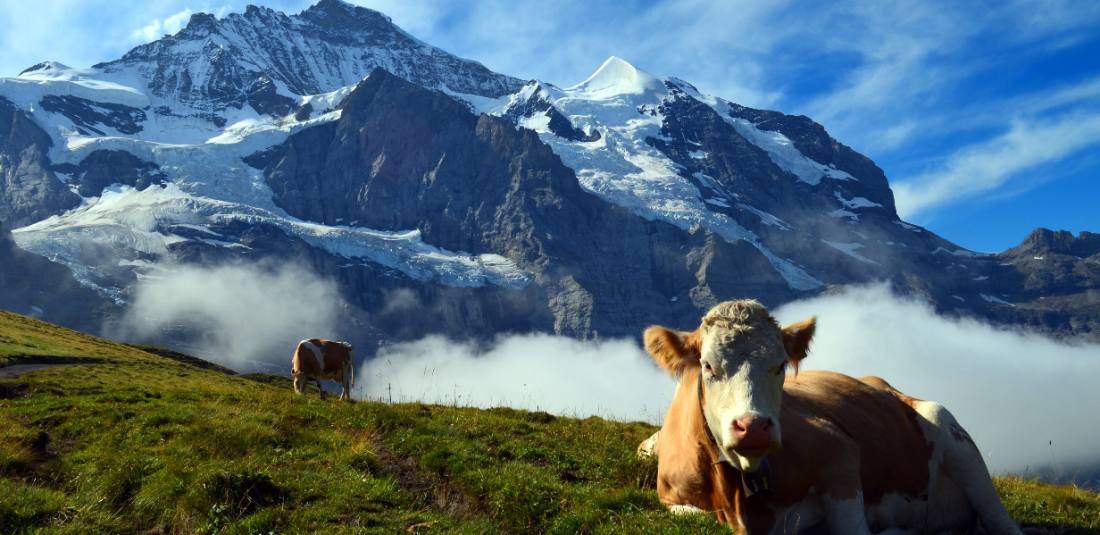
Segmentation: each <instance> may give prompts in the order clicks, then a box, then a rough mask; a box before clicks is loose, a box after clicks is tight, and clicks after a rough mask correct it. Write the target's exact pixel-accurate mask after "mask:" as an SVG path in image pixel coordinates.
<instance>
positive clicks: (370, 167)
mask: <svg viewBox="0 0 1100 535" xmlns="http://www.w3.org/2000/svg"><path fill="white" fill-rule="evenodd" d="M410 140H414V141H413V142H411V143H410ZM251 160H252V161H254V162H257V163H258V162H261V161H262V162H263V163H264V164H265V176H266V178H267V181H268V184H269V185H270V186H271V188H272V189H273V190H274V191H275V194H276V202H277V203H278V204H279V205H280V206H281V207H283V208H284V209H285V210H287V211H288V212H290V213H291V214H293V215H296V216H298V217H301V218H303V219H309V220H313V221H318V222H322V223H326V224H340V223H341V222H352V223H353V224H357V225H364V226H368V227H372V228H379V229H387V230H401V229H408V228H417V229H419V230H420V231H421V232H422V233H423V237H424V240H425V241H426V242H428V243H431V244H432V245H436V246H439V247H443V248H446V249H449V250H461V251H468V252H471V253H486V252H489V253H497V254H500V255H503V256H505V257H507V258H509V259H511V260H512V261H514V262H516V264H517V265H519V266H520V267H522V268H523V269H526V270H528V271H530V272H532V273H534V274H535V278H536V284H537V286H538V287H539V292H538V293H542V294H544V295H545V297H541V298H540V301H541V302H540V303H538V304H537V308H539V309H542V310H547V311H548V312H549V314H547V320H550V319H551V316H552V324H535V325H531V326H530V327H531V328H532V329H535V330H543V329H545V330H550V329H552V330H554V331H555V332H558V333H561V334H566V335H570V336H577V337H590V336H596V335H601V336H602V335H611V336H629V335H634V334H636V333H635V332H634V331H635V330H636V328H635V327H636V326H637V325H643V324H646V323H649V322H658V321H668V320H672V319H674V318H677V317H679V316H680V315H681V314H683V311H684V310H688V309H692V308H694V307H695V306H703V305H705V304H710V303H713V302H714V301H716V300H717V299H719V298H720V296H724V295H727V294H726V292H727V291H728V290H729V288H727V287H725V286H727V283H732V284H738V283H745V282H749V283H750V284H754V285H755V288H754V289H756V290H759V293H758V294H757V295H758V296H760V297H761V298H763V299H765V300H769V301H772V302H779V301H780V300H782V299H784V298H789V297H790V295H791V294H790V290H789V289H788V288H787V286H786V284H785V282H784V281H783V280H782V279H781V278H779V277H777V276H768V275H762V276H761V275H758V274H756V273H755V272H754V273H740V274H738V273H737V270H738V268H740V267H742V266H745V265H751V264H752V263H753V262H755V263H757V264H761V263H763V264H766V261H765V260H764V259H763V258H762V257H761V255H760V254H759V253H758V252H757V251H755V249H753V248H752V247H751V246H747V245H745V244H741V245H730V244H728V243H726V242H724V241H722V240H720V239H715V238H714V237H713V236H710V235H708V234H707V233H704V232H699V233H697V234H694V235H693V234H689V233H687V232H684V231H682V230H679V229H677V228H675V227H673V226H671V225H668V224H664V223H658V222H650V221H646V220H644V219H642V218H640V217H638V216H635V215H633V214H631V213H630V212H628V211H626V210H625V209H622V208H620V207H618V206H614V205H610V204H608V203H606V202H604V201H602V200H600V199H598V198H597V197H594V196H592V195H591V194H589V193H587V192H585V191H584V190H582V189H581V188H580V185H579V184H578V183H577V180H576V177H575V176H574V175H573V173H572V171H571V170H570V169H568V168H567V167H565V166H564V165H562V164H561V161H560V160H559V159H558V158H557V156H555V155H554V153H553V152H552V151H551V150H550V148H549V147H547V146H546V145H545V144H544V143H542V142H541V141H540V140H539V138H538V136H536V135H535V134H534V133H533V132H531V131H529V130H526V129H518V130H517V129H516V128H514V127H513V126H512V124H511V123H510V122H509V121H507V120H505V119H503V118H498V117H491V116H487V115H482V116H480V117H477V116H474V115H473V114H471V113H470V112H469V111H467V109H466V108H465V107H464V106H462V105H461V104H459V103H458V102H456V101H454V100H452V99H450V98H448V97H447V96H446V95H443V94H441V93H438V92H433V91H429V90H426V89H423V88H421V87H418V86H416V85H413V84H411V83H409V82H407V81H405V80H402V79H400V78H398V77H396V76H393V75H391V74H389V73H386V72H385V71H381V70H377V71H375V72H373V73H372V74H371V76H370V77H369V78H368V79H367V80H366V81H364V82H363V83H362V84H360V86H359V87H358V88H356V90H355V91H354V92H352V93H351V94H350V95H349V96H348V98H347V100H346V101H345V102H344V104H343V114H342V116H341V118H340V120H339V121H337V122H335V123H329V124H325V125H321V126H317V127H313V128H310V129H307V130H304V131H302V132H299V133H297V134H295V135H292V136H291V137H290V139H288V140H287V142H286V143H284V144H283V145H282V146H281V147H279V148H278V149H276V150H274V151H267V152H265V153H264V154H263V155H262V157H257V158H253V159H251ZM725 262H729V263H728V264H727V263H725ZM714 284H717V287H712V285H714ZM677 296H683V297H684V299H683V300H682V301H680V300H679V299H677V300H676V301H673V300H672V298H674V297H677ZM692 299H695V300H698V301H699V303H693V302H692ZM677 301H679V302H677Z"/></svg>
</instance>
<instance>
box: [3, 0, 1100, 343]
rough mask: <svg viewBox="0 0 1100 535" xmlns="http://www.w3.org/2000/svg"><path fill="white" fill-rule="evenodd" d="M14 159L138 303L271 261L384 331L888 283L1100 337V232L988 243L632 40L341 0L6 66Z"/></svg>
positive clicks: (613, 313) (86, 273)
mask: <svg viewBox="0 0 1100 535" xmlns="http://www.w3.org/2000/svg"><path fill="white" fill-rule="evenodd" d="M0 176H2V177H3V182H2V183H0V218H3V219H5V220H7V221H9V222H10V223H9V224H10V225H12V226H15V227H19V228H16V229H15V230H14V232H13V238H14V240H15V243H16V244H18V247H19V248H21V249H22V250H25V251H28V252H30V253H34V254H37V255H40V256H43V257H45V258H47V259H49V260H50V261H52V262H55V263H58V264H61V265H63V266H65V267H67V268H68V269H69V270H71V273H72V276H73V277H74V278H75V280H77V281H79V282H80V283H81V284H82V285H83V286H84V287H85V288H88V289H91V290H94V291H95V293H96V294H97V295H99V296H100V297H101V298H103V299H105V300H107V301H109V302H111V303H112V304H113V305H112V306H114V307H117V310H125V308H126V306H127V305H128V303H130V302H131V301H132V299H133V296H134V290H135V287H136V284H137V283H138V281H139V280H142V278H144V277H149V276H163V275H164V274H165V273H170V272H171V270H172V269H174V266H178V265H199V266H210V265H220V264H223V263H227V262H229V263H231V262H241V261H243V262H246V263H257V262H264V261H275V262H297V263H301V264H303V265H305V266H308V268H309V269H311V270H313V271H314V272H316V273H317V274H319V275H321V276H323V277H325V278H326V279H329V280H332V281H335V282H336V283H337V284H338V285H339V287H340V290H341V294H342V296H344V298H345V300H346V301H347V302H348V304H349V306H350V310H349V312H348V318H347V319H348V322H349V325H350V326H351V327H348V330H349V332H350V334H349V336H350V337H353V338H356V341H359V342H362V343H368V344H376V343H382V342H386V341H394V340H407V339H413V338H420V337H422V336H424V335H427V334H433V333H438V334H445V335H449V336H454V337H461V338H480V339H490V338H492V337H494V336H496V335H497V334H500V333H508V332H532V331H542V332H555V333H560V334H565V335H569V336H574V337H578V338H594V337H608V336H637V335H638V334H639V333H640V332H641V329H642V328H643V327H644V326H645V325H647V324H649V323H664V324H672V325H688V324H691V323H692V322H693V321H695V320H697V318H698V317H699V315H700V313H701V312H702V311H705V310H706V309H707V308H709V307H710V306H712V305H713V304H715V303H716V302H718V301H720V300H723V299H727V298H731V297H746V296H748V297H756V298H759V299H761V300H762V301H764V302H765V303H767V304H769V305H776V304H780V303H783V302H787V301H790V300H793V299H797V298H801V297H806V296H811V295H815V294H818V293H821V292H825V291H830V290H831V289H833V288H836V287H839V286H842V285H846V284H861V283H867V282H872V281H880V280H884V281H888V282H889V283H890V284H891V285H892V286H893V287H894V288H895V289H897V290H898V291H899V292H903V293H909V294H913V295H919V296H921V297H922V298H925V299H927V300H929V301H930V302H932V303H934V304H935V306H936V307H937V308H938V309H939V310H940V311H942V312H945V313H948V314H957V315H966V316H974V317H979V318H984V319H988V320H992V321H996V322H999V323H1002V324H1006V325H1026V326H1029V327H1033V328H1037V329H1039V330H1042V331H1044V332H1049V333H1054V334H1059V335H1067V336H1081V337H1085V338H1091V339H1093V340H1096V339H1100V328H1098V327H1100V323H1098V322H1100V311H1098V310H1097V304H1096V297H1095V295H1096V288H1097V278H1096V277H1095V271H1096V265H1097V259H1096V258H1095V252H1090V251H1092V249H1091V247H1092V246H1093V244H1094V243H1093V242H1094V241H1095V235H1087V236H1086V235H1082V237H1080V238H1073V237H1072V236H1070V237H1068V238H1067V237H1065V236H1063V235H1061V234H1056V235H1054V237H1049V238H1047V237H1033V238H1029V239H1028V241H1027V242H1025V244H1024V245H1021V247H1019V248H1016V249H1012V250H1010V251H1006V252H1005V253H1002V254H1000V255H987V254H979V253H974V252H971V251H967V250H965V249H962V248H960V247H958V246H957V245H954V244H952V243H950V242H949V241H947V240H945V239H943V238H941V237H939V236H936V235H935V234H933V233H931V232H928V231H927V230H925V229H922V228H920V227H917V226H914V225H911V224H908V223H906V222H904V221H902V220H900V219H899V218H898V216H897V212H896V210H895V207H894V200H893V193H892V192H891V190H890V187H889V183H888V180H887V178H886V176H885V174H884V173H883V171H882V170H881V169H879V168H878V166H876V165H875V164H874V162H872V161H871V160H870V159H868V158H866V157H865V156H863V155H860V154H859V153H857V152H855V151H854V150H852V149H851V148H850V147H847V146H845V145H844V144H842V143H840V142H839V141H837V140H835V139H833V138H832V137H831V136H830V135H829V134H828V132H826V130H825V129H824V128H823V127H822V126H821V125H819V124H817V123H815V122H814V121H812V120H811V119H809V118H807V117H804V116H791V115H786V114H783V113H779V112H775V111H768V110H757V109H752V108H748V107H744V106H741V105H738V104H735V103H732V102H728V101H726V100H723V99H721V98H717V97H713V96H709V95H705V94H702V93H701V92H700V91H699V90H698V89H696V88H695V87H694V86H692V85H691V84H690V83H688V82H686V81H683V80H680V79H677V78H671V77H668V78H661V77H657V76H653V75H651V74H648V73H646V72H644V71H642V70H639V69H638V68H636V67H635V66H633V65H631V64H630V63H629V62H627V61H625V60H623V59H620V58H615V57H612V58H609V59H608V60H607V61H605V62H604V63H603V64H602V65H601V66H599V68H597V69H596V70H595V72H593V74H592V75H591V76H590V77H588V78H587V79H586V80H584V81H583V82H581V83H580V84H577V85H576V86H573V87H568V88H562V87H559V86H556V85H554V84H552V83H548V82H545V81H537V80H532V81H526V82H525V81H521V80H518V79H516V78H513V77H510V76H506V75H502V74H498V73H494V72H492V71H490V70H488V69H487V68H485V67H484V66H482V65H480V64H478V63H476V62H472V61H468V60H464V59H461V58H458V57H455V56H453V55H451V54H448V53H446V52H444V51H442V50H439V49H437V48H434V47H432V46H430V45H427V44H424V43H422V42H420V41H418V40H417V39H415V38H413V37H411V36H410V35H408V34H407V33H405V32H404V31H402V30H401V29H400V28H398V27H397V26H395V25H394V24H393V23H392V21H390V19H389V18H387V17H385V16H384V15H382V14H380V13H377V12H375V11H371V10H368V9H365V8H360V7H355V6H351V5H349V4H346V3H343V2H340V1H339V0H324V1H322V2H320V3H318V4H316V5H314V6H312V7H310V8H308V9H306V10H304V11H303V12H301V13H299V14H296V15H286V14H283V13H279V12H276V11H273V10H270V9H266V8H260V7H255V6H250V7H248V8H247V9H246V10H245V12H244V13H243V14H231V15H228V16H226V17H224V18H216V17H213V16H210V15H206V14H196V15H194V16H193V17H192V18H191V20H190V22H189V23H188V25H187V27H185V28H183V29H182V30H180V31H179V32H178V33H177V34H175V35H172V36H166V37H164V38H162V39H160V40H157V41H154V42H152V43H149V44H145V45H142V46H139V47H137V48H135V49H133V50H131V51H130V52H128V53H127V54H125V55H124V56H123V57H122V58H120V59H118V60H116V61H111V62H107V63H101V64H99V65H95V66H93V67H92V68H90V69H73V68H69V67H66V66H64V65H61V64H58V63H55V62H44V63H41V64H39V65H35V66H34V67H31V68H29V69H27V70H25V71H24V72H23V73H21V74H20V75H19V76H17V77H15V78H3V79H0ZM1043 236H1045V234H1044V235H1043ZM1078 242H1080V243H1081V244H1082V245H1072V244H1076V243H1078ZM1067 244H1068V245H1067ZM1048 250H1049V253H1048V252H1045V251H1048ZM1086 253H1088V254H1086ZM1029 255H1030V256H1029ZM1040 257H1042V259H1046V258H1049V259H1050V261H1044V260H1042V259H1040V260H1036V259H1038V258H1040ZM1052 299H1053V301H1052ZM108 321H109V318H108ZM162 342H163V340H162Z"/></svg>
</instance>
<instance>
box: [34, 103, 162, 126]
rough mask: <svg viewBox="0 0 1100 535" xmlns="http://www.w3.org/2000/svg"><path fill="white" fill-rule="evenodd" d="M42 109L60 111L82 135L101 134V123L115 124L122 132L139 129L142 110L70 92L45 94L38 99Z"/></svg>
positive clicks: (142, 120) (142, 117) (105, 124)
mask: <svg viewBox="0 0 1100 535" xmlns="http://www.w3.org/2000/svg"><path fill="white" fill-rule="evenodd" d="M39 104H40V105H41V106H42V109H44V110H46V111H52V112H56V113H60V114H61V115H64V116H65V117H68V118H69V120H70V121H72V122H73V124H74V125H76V126H77V128H78V129H79V130H80V132H81V133H82V134H84V135H86V136H87V135H91V134H92V133H95V134H98V135H101V136H102V135H104V132H103V127H104V126H107V127H110V128H114V129H115V130H118V131H119V132H122V133H123V134H136V133H138V132H141V130H142V126H141V123H142V122H144V121H145V112H144V111H142V110H140V109H138V108H134V107H132V106H125V105H122V104H112V103H109V102H92V101H90V100H88V99H84V98H80V97H74V96H71V95H61V96H58V95H46V96H44V97H42V101H41V102H40V103H39Z"/></svg>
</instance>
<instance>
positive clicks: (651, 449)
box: [637, 431, 660, 459]
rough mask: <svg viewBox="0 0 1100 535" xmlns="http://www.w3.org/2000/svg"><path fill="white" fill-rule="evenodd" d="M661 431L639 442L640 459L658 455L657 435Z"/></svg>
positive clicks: (638, 453)
mask: <svg viewBox="0 0 1100 535" xmlns="http://www.w3.org/2000/svg"><path fill="white" fill-rule="evenodd" d="M659 433H660V431H658V432H656V433H653V434H652V435H650V437H649V438H647V439H645V440H643V441H642V443H641V444H638V452H637V455H638V458H639V459H648V458H650V457H653V456H655V455H657V435H658V434H659Z"/></svg>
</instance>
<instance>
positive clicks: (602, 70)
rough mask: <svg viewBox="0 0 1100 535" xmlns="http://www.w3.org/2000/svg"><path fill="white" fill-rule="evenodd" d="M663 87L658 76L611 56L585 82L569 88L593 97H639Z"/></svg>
mask: <svg viewBox="0 0 1100 535" xmlns="http://www.w3.org/2000/svg"><path fill="white" fill-rule="evenodd" d="M660 87H661V83H660V80H658V79H657V77H656V76H653V75H652V74H649V73H647V72H645V71H643V70H641V69H638V68H637V67H635V66H634V65H631V64H630V62H628V61H626V60H624V59H622V58H620V57H618V56H611V57H609V58H607V60H606V61H604V62H603V64H602V65H600V67H599V68H598V69H596V71H595V72H593V73H592V74H591V75H590V76H589V77H588V78H586V79H585V80H584V81H583V82H581V83H579V84H577V85H575V86H573V87H571V88H569V89H570V90H572V91H579V92H583V93H588V94H589V95H590V96H593V97H603V98H608V97H613V96H617V95H639V94H642V93H646V92H649V91H652V90H655V89H658V88H660Z"/></svg>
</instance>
